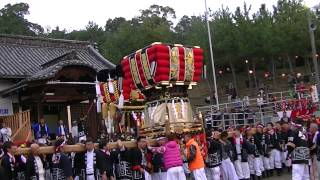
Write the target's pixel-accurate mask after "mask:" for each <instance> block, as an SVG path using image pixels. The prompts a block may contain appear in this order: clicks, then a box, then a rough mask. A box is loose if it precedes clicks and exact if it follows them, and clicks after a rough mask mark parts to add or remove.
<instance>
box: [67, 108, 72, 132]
mask: <svg viewBox="0 0 320 180" xmlns="http://www.w3.org/2000/svg"><path fill="white" fill-rule="evenodd" d="M67 116H68V128H69V132H71V127H72V126H71V106H70V105H68V106H67Z"/></svg>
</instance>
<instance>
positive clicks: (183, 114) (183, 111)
mask: <svg viewBox="0 0 320 180" xmlns="http://www.w3.org/2000/svg"><path fill="white" fill-rule="evenodd" d="M180 102H181V114H182V118H183V119H184V118H185V109H184V108H185V104H184V101H183V99H180Z"/></svg>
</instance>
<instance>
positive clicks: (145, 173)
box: [144, 171, 152, 180]
mask: <svg viewBox="0 0 320 180" xmlns="http://www.w3.org/2000/svg"><path fill="white" fill-rule="evenodd" d="M144 180H152V177H151V175H150V174H149V173H148V172H147V171H144Z"/></svg>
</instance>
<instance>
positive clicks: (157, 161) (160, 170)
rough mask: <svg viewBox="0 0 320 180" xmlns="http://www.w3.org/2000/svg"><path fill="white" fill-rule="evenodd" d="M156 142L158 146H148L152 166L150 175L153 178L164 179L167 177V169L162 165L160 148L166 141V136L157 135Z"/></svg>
mask: <svg viewBox="0 0 320 180" xmlns="http://www.w3.org/2000/svg"><path fill="white" fill-rule="evenodd" d="M157 142H158V145H159V147H160V148H150V147H148V148H149V149H150V150H151V151H152V160H151V163H152V167H153V173H152V175H151V177H152V179H153V180H166V179H167V171H166V169H165V167H164V159H163V153H161V148H164V145H165V144H166V142H167V138H166V137H159V138H157ZM157 150H158V151H159V152H158V151H157Z"/></svg>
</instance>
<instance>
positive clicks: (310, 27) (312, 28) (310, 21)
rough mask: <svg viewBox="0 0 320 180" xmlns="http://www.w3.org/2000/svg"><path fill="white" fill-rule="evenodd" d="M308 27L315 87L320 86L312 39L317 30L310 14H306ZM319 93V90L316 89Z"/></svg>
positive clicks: (313, 40)
mask: <svg viewBox="0 0 320 180" xmlns="http://www.w3.org/2000/svg"><path fill="white" fill-rule="evenodd" d="M308 25H309V34H310V43H311V49H312V52H311V55H312V61H313V66H314V70H315V73H316V74H315V76H316V83H317V86H319V85H320V79H319V67H318V61H317V50H316V43H315V38H314V31H315V30H316V29H317V27H316V25H315V24H313V23H312V19H311V12H308ZM318 91H319V88H318Z"/></svg>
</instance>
